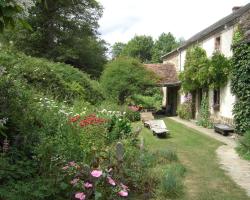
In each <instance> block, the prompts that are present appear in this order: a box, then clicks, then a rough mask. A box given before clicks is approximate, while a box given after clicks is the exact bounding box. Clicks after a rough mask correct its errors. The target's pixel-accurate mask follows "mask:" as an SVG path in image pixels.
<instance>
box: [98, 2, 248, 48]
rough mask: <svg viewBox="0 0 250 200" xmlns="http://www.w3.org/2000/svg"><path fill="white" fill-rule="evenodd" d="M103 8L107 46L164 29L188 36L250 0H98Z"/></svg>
mask: <svg viewBox="0 0 250 200" xmlns="http://www.w3.org/2000/svg"><path fill="white" fill-rule="evenodd" d="M98 1H99V2H100V3H101V4H102V6H103V7H104V13H103V17H102V18H101V19H100V21H99V24H100V28H99V32H100V33H101V38H102V39H104V40H106V41H107V42H108V43H109V44H110V45H113V44H114V43H115V42H124V43H126V42H128V41H129V40H130V39H131V38H133V37H134V36H135V35H150V36H152V37H153V38H154V39H157V37H158V36H159V35H160V34H161V33H163V32H165V33H168V32H171V33H172V34H174V36H175V37H176V38H181V37H182V38H184V39H186V40H187V39H189V38H190V37H191V36H193V35H194V34H196V33H197V32H199V31H201V30H203V29H204V28H206V27H208V26H209V25H212V24H213V23H215V22H216V21H218V20H219V19H221V18H223V17H225V16H226V15H228V14H230V13H231V12H232V7H234V6H243V5H245V4H247V3H249V2H250V0H98Z"/></svg>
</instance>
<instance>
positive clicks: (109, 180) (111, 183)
mask: <svg viewBox="0 0 250 200" xmlns="http://www.w3.org/2000/svg"><path fill="white" fill-rule="evenodd" d="M107 179H108V182H109V184H110V185H113V186H115V185H116V183H115V181H114V180H113V179H112V178H111V177H109V176H108V178H107Z"/></svg>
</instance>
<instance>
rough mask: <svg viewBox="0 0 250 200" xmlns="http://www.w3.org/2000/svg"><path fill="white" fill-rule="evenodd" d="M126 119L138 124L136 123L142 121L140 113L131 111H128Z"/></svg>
mask: <svg viewBox="0 0 250 200" xmlns="http://www.w3.org/2000/svg"><path fill="white" fill-rule="evenodd" d="M125 117H126V118H127V119H128V120H129V121H131V122H136V121H140V119H141V115H140V112H139V111H132V110H130V109H127V110H126V114H125Z"/></svg>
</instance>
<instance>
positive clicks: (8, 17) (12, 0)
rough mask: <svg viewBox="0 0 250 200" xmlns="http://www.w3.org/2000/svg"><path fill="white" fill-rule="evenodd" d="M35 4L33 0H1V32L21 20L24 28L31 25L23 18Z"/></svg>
mask: <svg viewBox="0 0 250 200" xmlns="http://www.w3.org/2000/svg"><path fill="white" fill-rule="evenodd" d="M33 5H34V2H33V0H1V1H0V32H3V30H4V29H6V28H7V27H9V26H11V27H14V26H15V24H16V23H17V22H19V23H20V24H21V25H22V26H23V27H24V28H28V29H30V26H29V25H28V24H27V23H26V22H25V21H24V20H23V19H22V17H23V16H24V15H25V14H26V12H27V10H28V9H29V8H30V7H32V6H33Z"/></svg>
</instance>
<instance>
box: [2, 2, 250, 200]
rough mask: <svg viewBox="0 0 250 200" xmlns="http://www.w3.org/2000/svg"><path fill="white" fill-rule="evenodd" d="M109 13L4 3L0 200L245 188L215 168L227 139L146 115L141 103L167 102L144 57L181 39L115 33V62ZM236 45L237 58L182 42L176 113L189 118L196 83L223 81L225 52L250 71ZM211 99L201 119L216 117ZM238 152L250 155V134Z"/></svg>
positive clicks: (239, 90) (154, 56)
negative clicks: (148, 121) (106, 26)
mask: <svg viewBox="0 0 250 200" xmlns="http://www.w3.org/2000/svg"><path fill="white" fill-rule="evenodd" d="M102 12H103V7H102V6H101V5H100V4H99V3H98V2H97V1H95V0H79V1H78V0H76V1H72V0H64V1H61V0H27V1H15V0H11V1H9V0H3V1H2V2H1V3H0V200H16V199H18V200H34V199H38V200H55V199H56V200H66V199H74V200H98V199H99V200H113V199H116V200H119V199H120V200H122V199H145V200H146V199H156V200H164V199H183V200H185V199H187V200H188V199H192V200H208V199H227V200H234V199H237V200H245V199H247V198H248V197H247V196H246V194H245V192H244V191H243V189H241V188H239V187H238V186H237V185H236V184H235V183H234V182H233V181H232V180H231V179H230V178H229V177H228V176H227V175H225V173H224V171H222V170H221V169H220V168H219V165H218V163H217V160H216V155H215V150H216V149H217V148H218V147H219V146H220V145H221V143H219V142H217V141H214V140H212V139H210V138H207V137H206V136H203V135H200V134H199V133H198V132H196V131H194V130H193V129H188V128H187V127H184V126H182V125H180V124H178V123H176V122H174V121H172V120H171V119H169V118H162V119H163V120H164V121H165V122H166V124H167V126H168V128H169V130H170V136H169V137H167V138H165V139H159V138H157V137H153V135H152V133H150V132H149V130H148V129H146V128H144V127H143V124H142V122H140V120H141V119H140V111H143V110H159V109H161V104H162V93H161V91H160V88H159V87H156V85H157V83H158V81H159V77H157V76H156V75H155V74H154V73H153V72H151V71H148V70H147V69H146V68H145V67H144V66H143V64H142V63H143V62H144V63H147V62H152V61H153V62H160V60H159V55H160V54H162V53H163V52H164V53H167V52H170V51H171V50H173V49H174V48H176V47H177V46H178V45H179V44H180V43H181V41H178V40H176V38H175V37H174V36H173V35H172V34H171V33H168V34H165V33H163V34H161V36H160V37H159V38H158V40H156V41H153V39H152V37H148V36H135V37H134V38H133V39H131V41H129V42H128V43H127V44H123V43H121V44H119V43H116V44H115V45H114V46H113V52H112V56H113V57H112V59H111V60H109V61H108V59H107V55H106V54H107V46H108V45H107V44H106V42H105V41H104V40H102V39H100V37H99V34H98V30H97V29H98V20H99V19H100V17H101V15H102ZM72 16H75V17H72ZM115 50H116V51H115ZM233 50H234V51H235V52H238V53H239V54H235V57H233V58H232V61H228V60H227V59H226V58H225V57H224V56H223V55H221V54H214V55H213V57H212V58H211V60H209V59H207V57H206V54H205V52H204V51H203V50H202V49H201V48H199V47H194V49H191V50H189V52H187V59H188V60H189V61H188V62H187V65H190V66H191V67H190V68H189V67H188V66H187V67H186V69H187V71H186V72H185V73H183V74H181V75H180V77H181V79H182V82H183V88H184V90H185V92H187V93H189V94H188V95H187V96H186V99H185V103H184V104H183V105H182V106H181V107H180V108H179V110H178V114H179V116H180V117H182V118H184V119H190V118H191V115H190V114H191V109H192V107H191V102H192V96H191V95H190V92H191V91H192V90H194V89H197V88H200V87H203V86H206V87H213V88H217V87H219V86H221V85H223V84H224V83H225V82H226V81H227V79H228V71H229V63H230V62H235V63H243V66H242V65H241V66H237V65H235V66H236V67H235V68H238V67H241V68H242V70H243V71H244V70H245V71H247V70H248V68H249V65H247V64H246V63H247V62H248V61H249V59H248V57H247V56H249V54H247V53H245V52H249V46H245V45H244V44H242V43H241V39H239V40H238V42H237V44H236V45H235V46H234V48H233ZM114 51H115V52H114ZM246 54H247V56H242V55H246ZM237 55H238V56H237ZM194 58H198V59H197V60H196V59H194ZM239 59H242V61H241V62H238V60H239ZM200 64H202V66H205V67H204V68H202V69H200V68H199V66H201V65H200ZM208 64H209V68H206V66H208ZM221 65H223V66H224V68H219V67H218V66H221ZM206 70H208V71H206ZM190 74H192V75H193V74H197V77H194V79H190ZM218 76H219V77H220V79H218ZM232 77H233V90H234V93H235V94H237V96H239V99H240V100H241V101H239V103H238V104H237V105H236V106H235V114H236V122H238V123H237V129H238V130H240V131H241V132H242V133H245V132H246V129H247V128H248V125H249V122H248V121H246V120H245V119H247V117H248V114H249V112H248V110H249V109H248V108H249V107H248V99H246V98H244V97H245V96H246V95H245V94H246V93H248V91H249V90H248V88H249V87H246V86H248V85H247V83H248V82H247V80H246V78H244V77H242V76H241V74H240V73H239V72H237V70H236V69H233V73H232ZM239 78H241V79H242V81H241V82H240V84H238V82H237V81H236V80H237V79H239ZM193 80H194V81H193ZM205 80H207V81H205ZM207 101H208V100H207V97H205V98H204V99H203V100H202V106H201V112H200V113H201V118H200V119H199V125H202V126H205V127H210V126H211V122H210V120H209V112H208V102H207ZM242 108H243V109H242ZM242 110H243V111H242ZM243 118H244V120H242V119H243ZM238 151H239V152H240V153H241V155H242V156H243V157H245V158H246V159H249V133H248V134H245V136H244V137H243V139H242V142H241V146H240V147H239V149H238Z"/></svg>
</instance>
